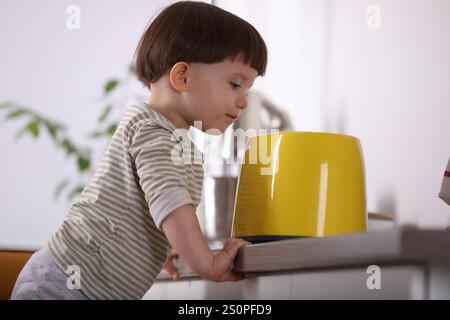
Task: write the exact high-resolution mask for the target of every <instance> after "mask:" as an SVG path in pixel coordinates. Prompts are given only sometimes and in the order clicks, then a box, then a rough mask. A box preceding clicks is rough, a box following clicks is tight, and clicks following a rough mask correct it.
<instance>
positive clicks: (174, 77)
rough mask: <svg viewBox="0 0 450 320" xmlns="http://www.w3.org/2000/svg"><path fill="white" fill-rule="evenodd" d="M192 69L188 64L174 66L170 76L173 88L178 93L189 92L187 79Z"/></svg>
mask: <svg viewBox="0 0 450 320" xmlns="http://www.w3.org/2000/svg"><path fill="white" fill-rule="evenodd" d="M189 72H190V69H189V65H188V64H187V63H186V62H177V63H175V64H174V66H173V67H172V69H171V70H170V74H169V81H170V84H171V85H172V87H173V88H174V89H175V91H177V92H184V91H186V90H187V87H188V86H187V77H188V75H189Z"/></svg>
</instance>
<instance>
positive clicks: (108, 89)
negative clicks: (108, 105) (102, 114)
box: [105, 79, 119, 94]
mask: <svg viewBox="0 0 450 320" xmlns="http://www.w3.org/2000/svg"><path fill="white" fill-rule="evenodd" d="M118 84H119V81H118V80H115V79H113V80H109V81H108V82H107V83H106V84H105V94H107V93H109V92H111V91H112V90H113V89H114V88H115V87H116V86H117V85H118Z"/></svg>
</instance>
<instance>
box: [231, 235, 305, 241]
mask: <svg viewBox="0 0 450 320" xmlns="http://www.w3.org/2000/svg"><path fill="white" fill-rule="evenodd" d="M239 238H240V239H244V240H246V241H248V242H251V243H263V242H271V241H280V240H289V239H298V238H307V237H301V236H251V237H239Z"/></svg>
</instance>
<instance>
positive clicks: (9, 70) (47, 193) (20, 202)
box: [0, 0, 171, 248]
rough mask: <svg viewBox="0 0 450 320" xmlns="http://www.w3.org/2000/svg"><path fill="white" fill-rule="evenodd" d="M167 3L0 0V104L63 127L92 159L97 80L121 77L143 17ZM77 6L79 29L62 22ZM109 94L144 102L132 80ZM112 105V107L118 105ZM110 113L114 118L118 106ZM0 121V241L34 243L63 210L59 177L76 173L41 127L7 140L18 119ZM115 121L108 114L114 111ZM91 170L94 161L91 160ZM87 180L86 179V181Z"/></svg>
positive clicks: (96, 145)
mask: <svg viewBox="0 0 450 320" xmlns="http://www.w3.org/2000/svg"><path fill="white" fill-rule="evenodd" d="M170 2H171V1H167V0H157V1H146V0H139V1H136V0H135V1H133V2H132V3H131V2H130V1H125V0H115V1H106V0H103V1H88V0H77V1H68V0H65V1H54V0H40V1H25V0H14V1H12V0H10V1H1V2H0V46H1V49H0V70H1V72H0V101H4V100H13V101H15V102H17V103H19V104H21V105H24V106H27V107H30V108H32V109H33V110H36V111H38V112H40V113H41V114H43V115H46V116H49V117H50V118H53V119H55V120H59V121H61V122H64V123H65V124H67V126H68V129H69V132H68V133H69V135H70V136H71V137H72V138H73V139H74V140H75V141H76V142H77V143H79V144H80V145H87V146H90V147H91V148H93V152H94V155H93V160H94V161H95V162H97V161H98V159H99V157H100V156H101V153H102V151H103V149H104V147H105V146H106V143H107V141H105V140H100V141H98V142H95V141H93V140H90V139H87V138H86V135H87V134H88V133H89V132H91V131H92V130H94V129H95V124H96V119H97V117H98V115H99V114H100V112H101V110H102V109H103V107H104V102H103V100H102V99H101V96H102V93H103V91H102V90H103V85H104V83H105V81H106V80H108V79H110V78H112V77H120V78H121V77H124V76H125V75H126V73H127V72H126V71H127V66H128V65H129V64H130V63H131V61H132V57H133V54H134V50H135V48H136V46H137V43H138V40H139V38H140V36H141V34H142V32H143V31H144V30H145V27H146V25H147V23H148V20H149V19H150V17H151V16H152V15H153V14H154V13H155V12H156V10H157V9H160V8H161V7H163V6H165V5H166V4H168V3H170ZM72 4H75V5H77V6H79V7H80V9H81V16H80V17H81V20H80V21H81V25H80V26H81V28H80V29H79V30H77V29H74V30H70V29H68V28H67V27H66V21H67V18H68V17H69V14H68V13H67V12H66V10H67V8H68V7H69V6H70V5H72ZM123 93H125V94H126V95H125V96H123V97H121V96H115V97H113V98H114V100H115V101H118V100H120V101H123V103H122V104H121V106H120V107H125V106H126V104H127V103H128V102H129V100H133V99H134V98H135V95H136V94H137V95H141V96H143V97H144V99H145V100H147V99H148V94H147V91H146V90H144V89H143V88H142V86H141V85H140V84H139V83H137V81H135V82H131V83H130V84H129V88H128V89H126V90H124V91H120V95H121V94H123ZM120 107H119V108H120ZM119 108H118V109H117V110H116V118H117V115H118V114H119V113H120V111H121V110H119ZM4 114H5V113H4V112H2V113H1V114H0V115H1V120H0V150H1V156H0V161H1V162H0V164H1V165H0V246H2V247H25V248H27V247H30V248H37V247H40V246H41V245H42V244H44V243H45V241H46V240H47V239H48V238H49V237H50V235H51V234H52V233H53V232H54V231H55V230H56V228H57V227H58V226H59V225H60V223H61V222H62V219H63V218H64V216H65V215H66V214H67V211H68V209H69V208H70V204H71V203H70V202H66V201H65V199H61V200H60V201H55V200H54V199H53V191H54V189H55V187H56V185H57V184H58V183H59V182H60V181H61V180H62V179H63V178H65V177H66V176H69V177H72V178H76V177H77V172H76V170H75V166H74V163H73V162H67V161H66V160H65V156H64V154H63V152H62V151H60V150H59V149H56V148H55V147H54V146H53V145H52V143H51V142H50V139H49V138H48V135H47V133H46V132H44V134H43V136H42V137H41V138H39V139H38V140H37V141H33V139H32V138H31V137H29V136H25V137H23V138H22V139H21V140H19V142H18V143H15V142H14V136H15V134H16V132H17V131H18V130H19V129H20V128H21V127H22V126H23V125H24V124H25V123H24V122H23V121H19V120H17V121H14V122H11V121H4V120H3V115H4ZM113 118H114V115H113ZM94 167H95V163H94ZM85 182H86V181H85Z"/></svg>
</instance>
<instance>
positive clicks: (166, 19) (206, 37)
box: [12, 1, 267, 299]
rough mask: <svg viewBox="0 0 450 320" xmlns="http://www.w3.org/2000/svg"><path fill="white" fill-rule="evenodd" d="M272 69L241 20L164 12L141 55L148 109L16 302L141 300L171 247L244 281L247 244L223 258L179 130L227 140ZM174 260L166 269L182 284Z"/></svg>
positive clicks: (122, 133)
mask: <svg viewBox="0 0 450 320" xmlns="http://www.w3.org/2000/svg"><path fill="white" fill-rule="evenodd" d="M266 63H267V50H266V46H265V43H264V41H263V39H262V38H261V36H260V35H259V33H258V32H257V31H256V30H255V28H254V27H252V26H251V25H250V24H249V23H247V22H246V21H244V20H242V19H240V18H239V17H237V16H235V15H233V14H231V13H229V12H227V11H225V10H222V9H220V8H218V7H215V6H213V5H209V4H205V3H202V2H189V1H186V2H177V3H175V4H173V5H171V6H169V7H167V8H165V9H164V10H163V11H162V12H161V13H160V14H159V15H158V16H157V17H156V19H155V20H154V21H153V22H152V23H151V24H150V26H149V27H148V29H147V30H146V31H145V33H144V34H143V36H142V38H141V40H140V42H139V45H138V47H137V51H136V60H135V68H136V74H137V77H138V79H139V80H140V81H141V82H142V83H143V84H144V85H145V86H146V87H147V88H149V89H150V91H151V95H150V99H149V101H148V103H141V104H138V105H135V106H131V107H129V108H128V109H126V110H125V113H124V116H123V118H122V119H121V122H120V124H119V126H118V128H117V130H116V132H115V134H114V136H113V137H112V140H111V142H110V144H109V146H108V147H107V149H106V151H105V154H104V156H103V158H102V160H101V163H100V164H99V166H98V168H97V170H96V173H95V176H94V177H93V179H92V181H91V182H90V183H89V185H88V186H87V187H86V188H85V189H84V190H83V192H82V194H81V195H80V198H79V199H78V200H77V201H76V202H75V203H74V204H73V205H72V207H71V209H70V212H69V214H68V215H67V216H66V218H65V219H64V222H63V223H62V225H61V227H60V228H59V230H57V231H56V232H55V234H54V235H53V236H52V237H51V239H50V240H49V241H48V243H47V244H46V246H44V248H43V249H41V250H40V251H38V252H37V253H35V254H34V255H33V256H32V258H31V259H30V260H29V262H28V263H27V264H26V266H25V267H24V269H23V270H22V272H21V274H20V276H19V278H18V280H17V282H16V286H15V288H14V292H13V295H12V298H13V299H141V298H142V296H143V295H144V294H145V293H146V292H147V291H148V290H149V288H150V287H151V286H152V284H153V281H154V279H155V278H156V276H157V275H158V274H159V272H160V271H161V269H162V268H163V266H164V262H165V261H166V259H167V257H168V252H169V249H170V247H172V248H173V249H174V250H175V252H177V253H178V254H179V255H180V256H181V257H182V258H183V260H184V261H186V263H187V264H188V265H189V266H190V267H191V269H192V270H193V271H194V272H196V273H197V274H199V275H200V276H202V277H203V278H205V279H208V280H211V281H237V280H241V279H243V275H242V274H238V273H235V272H233V271H232V270H231V267H232V262H233V260H234V258H235V256H236V254H237V251H238V250H239V248H240V247H241V246H243V245H246V244H247V243H248V242H246V241H244V240H241V239H230V240H229V241H228V242H227V243H226V244H225V245H224V247H223V249H222V250H221V251H220V252H219V253H218V254H216V255H215V254H213V252H212V251H211V250H210V248H209V247H208V245H207V243H206V241H205V239H204V237H203V234H202V232H201V229H200V226H199V223H198V220H197V217H196V214H195V209H196V208H197V206H198V204H199V202H200V197H201V189H202V182H203V181H202V180H203V168H202V164H201V161H200V162H198V161H197V162H196V161H185V162H184V163H180V162H179V161H175V159H176V158H177V157H176V156H177V155H178V154H179V153H180V152H181V153H183V152H185V153H186V152H189V153H190V152H191V150H194V153H196V154H198V153H197V152H198V149H196V147H195V145H194V144H193V143H192V141H186V136H184V137H183V135H180V134H179V132H180V130H187V129H189V127H190V126H193V125H194V121H201V126H202V130H203V131H207V130H209V131H210V130H212V129H215V130H216V131H218V132H219V133H220V132H224V131H225V129H226V128H227V127H228V126H230V125H231V124H232V123H233V121H235V120H236V119H237V118H238V117H239V114H240V113H241V112H242V110H243V109H244V108H245V107H246V105H247V100H246V93H247V90H248V89H249V88H250V87H251V86H252V84H253V82H254V80H255V78H256V77H257V76H259V75H264V73H265V69H266ZM183 138H184V139H185V140H184V141H183ZM180 144H181V145H180ZM180 146H181V147H180ZM172 257H173V254H171V255H170V256H169V259H168V260H167V261H168V262H167V264H166V267H167V269H168V271H169V272H170V273H171V274H173V275H175V276H176V274H177V273H176V270H175V269H174V268H173V264H172V263H171V258H172Z"/></svg>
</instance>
